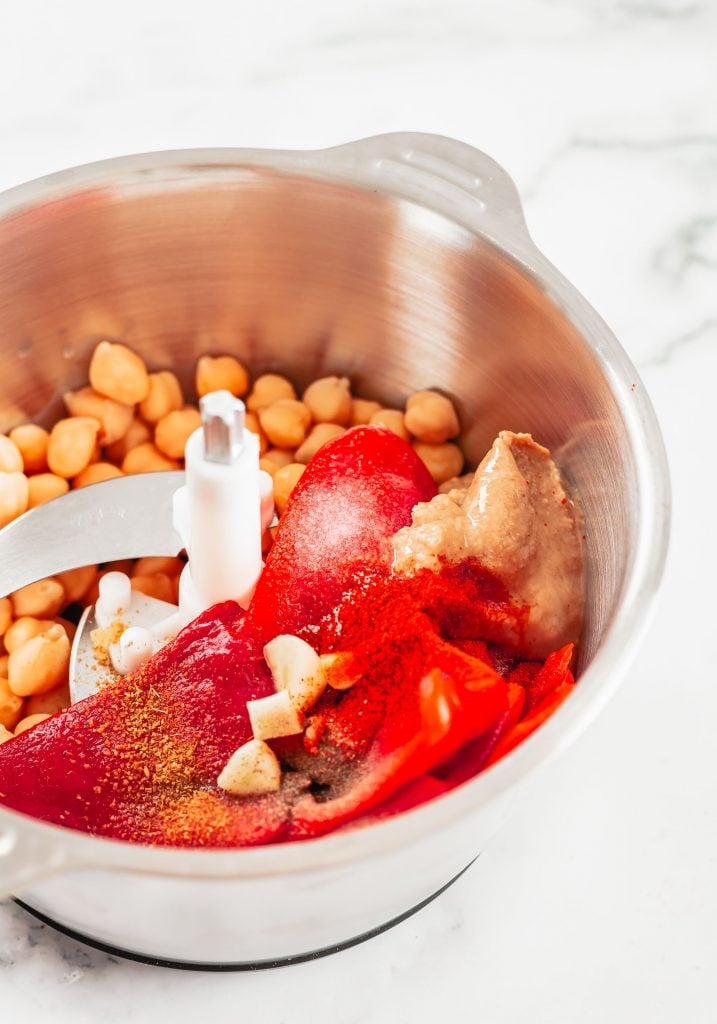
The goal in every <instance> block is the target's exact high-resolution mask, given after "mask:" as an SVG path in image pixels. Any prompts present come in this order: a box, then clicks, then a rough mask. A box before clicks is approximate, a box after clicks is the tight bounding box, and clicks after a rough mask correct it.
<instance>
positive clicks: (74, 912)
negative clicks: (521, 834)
mask: <svg viewBox="0 0 717 1024" xmlns="http://www.w3.org/2000/svg"><path fill="white" fill-rule="evenodd" d="M105 337H112V338H115V339H122V340H124V341H126V342H127V343H128V344H130V345H131V346H133V347H134V348H136V349H137V350H138V351H140V352H141V353H142V354H143V355H144V357H145V358H146V359H147V361H148V362H149V363H150V364H151V365H152V366H155V367H160V366H166V365H171V366H174V367H177V366H178V367H179V368H180V369H181V370H183V372H185V373H186V374H189V372H190V367H191V365H192V363H193V361H194V360H195V359H196V357H197V356H198V355H199V354H201V353H204V352H206V351H211V350H215V351H218V352H223V351H231V352H236V353H237V354H238V355H239V356H240V357H242V358H243V359H244V360H246V361H247V362H248V363H249V364H250V365H251V367H252V369H253V370H254V371H265V370H270V369H274V368H276V369H281V370H283V371H285V372H287V373H289V374H290V375H291V376H292V377H294V378H295V379H296V381H297V383H299V384H301V383H303V382H306V381H308V380H309V379H310V378H313V377H316V376H320V375H321V374H322V373H325V372H332V373H336V372H338V373H344V374H347V375H349V376H350V377H351V378H352V380H353V381H354V384H355V387H356V389H357V390H358V391H359V392H361V391H363V392H365V393H366V394H367V395H371V396H374V395H376V396H378V397H379V398H381V399H382V400H383V401H384V402H386V403H388V404H393V403H400V402H401V401H402V400H403V399H404V398H405V396H406V395H407V394H408V393H409V392H411V391H413V390H415V389H418V388H426V387H438V388H442V389H444V390H445V391H447V392H449V393H450V394H451V395H453V396H454V397H455V398H456V400H457V403H458V406H459V408H460V412H461V417H462V422H463V423H464V424H465V426H466V430H465V434H464V436H463V443H464V446H465V448H466V450H467V451H468V452H469V454H470V455H472V456H473V457H474V458H475V459H478V458H479V457H480V455H481V454H482V452H483V451H484V450H485V448H486V447H487V445H488V444H489V443H490V441H491V440H492V438H493V436H494V435H495V434H496V432H497V431H498V430H499V429H503V428H511V429H513V430H528V431H532V432H533V434H534V435H535V436H536V437H537V438H539V439H540V440H541V441H543V442H544V443H546V444H547V445H549V446H550V447H551V448H553V449H554V451H555V452H556V454H557V457H558V459H559V461H560V465H561V467H562V469H563V471H564V472H565V473H566V475H567V476H568V478H569V479H570V480H571V482H572V484H573V485H574V487H575V488H576V489H577V491H578V493H579V495H580V500H581V503H582V508H583V512H584V516H585V534H586V551H587V563H588V603H587V619H586V625H585V633H584V638H583V642H582V647H581V655H580V658H581V664H580V671H581V675H580V680H579V685H578V687H577V689H576V692H575V694H574V695H573V696H572V697H571V698H570V700H569V701H567V702H566V703H565V704H564V705H563V706H562V707H561V708H560V709H559V711H558V712H557V713H556V714H555V715H554V716H553V718H551V719H550V721H549V722H548V723H547V724H546V725H544V726H543V727H542V728H541V729H540V730H539V731H538V732H537V733H536V734H535V735H534V736H533V737H531V738H530V739H529V740H528V741H527V742H526V743H524V744H523V745H522V746H520V747H519V748H518V749H517V750H515V751H514V752H513V753H512V754H510V755H509V756H508V757H506V758H505V759H504V760H503V761H501V762H500V763H498V764H497V765H496V766H495V767H493V768H491V769H490V770H488V771H486V772H484V773H483V774H482V775H480V776H478V777H477V778H474V779H472V780H471V781H469V782H468V783H466V784H465V785H463V786H462V787H460V788H459V789H457V790H455V791H453V792H452V793H450V794H448V795H447V796H444V797H441V798H440V799H438V800H436V801H434V802H432V803H430V804H427V805H425V806H423V807H420V808H418V809H416V810H413V811H411V812H409V813H406V814H403V815H401V816H400V817H397V818H394V819H392V820H388V821H385V822H382V823H379V824H374V825H371V826H370V827H367V828H362V829H356V830H355V831H353V832H344V833H341V834H336V835H330V836H327V837H325V838H322V839H317V840H312V841H308V842H304V843H294V844H286V845H282V846H274V847H267V848H261V849H250V850H235V851H200V850H167V849H153V848H147V847H142V846H134V845H130V844H123V843H118V842H112V841H108V840H104V839H97V838H92V837H90V836H86V835H81V834H78V833H73V832H70V831H67V830H63V829H60V828H56V827H53V826H50V825H46V824H43V823H40V822H37V821H34V820H30V819H28V818H25V817H23V816H20V815H18V814H15V813H13V812H10V811H7V810H0V865H1V868H2V889H3V890H4V891H5V892H13V893H22V899H23V901H24V902H25V903H26V904H27V905H29V906H30V907H32V908H33V909H34V910H36V911H37V912H39V913H41V914H44V915H46V916H47V917H48V918H50V919H52V920H53V921H56V922H59V923H61V924H62V925H63V926H64V927H66V928H69V929H71V930H73V931H75V932H77V933H79V934H81V935H83V936H86V937H87V938H89V939H91V940H93V941H95V942H99V943H105V944H107V945H110V946H112V947H115V948H118V949H120V950H124V951H129V952H132V953H135V954H140V955H145V956H148V957H157V958H162V959H165V960H171V961H176V962H192V963H202V964H218V963H225V964H226V963H232V964H240V963H246V962H253V963H256V962H260V961H272V960H275V959H280V958H284V957H295V956H301V955H304V954H307V953H310V952H312V951H316V950H322V949H326V948H329V947H332V946H334V945H336V944H340V943H342V942H345V941H348V940H351V939H353V938H355V937H357V936H361V935H363V934H365V933H367V932H370V931H371V930H372V929H374V928H376V927H379V926H381V925H383V924H384V923H386V922H387V921H390V920H392V919H393V918H395V917H397V916H399V915H401V914H402V913H403V912H405V911H407V910H408V909H409V908H411V907H413V906H415V905H417V904H419V903H421V901H423V900H425V899H426V898H427V897H428V896H430V895H431V894H432V893H434V892H435V891H437V890H438V889H440V888H441V887H442V886H443V885H445V884H446V883H447V882H448V881H449V880H450V879H451V878H452V877H453V876H454V875H455V874H456V873H457V872H459V871H460V870H461V869H462V868H463V867H465V865H466V864H467V863H468V862H469V861H470V860H471V859H472V858H473V857H475V855H476V854H477V853H478V852H479V851H480V850H481V848H482V847H483V845H484V844H485V842H486V841H487V840H488V839H489V837H490V836H491V834H492V833H493V832H494V830H495V829H496V828H497V827H498V825H499V824H500V822H501V820H502V819H503V817H504V815H505V812H506V806H507V802H508V800H509V797H510V795H511V793H512V792H513V791H514V789H515V787H516V786H517V784H518V783H520V782H521V781H522V780H524V779H525V778H526V777H527V776H528V775H530V773H531V772H532V771H533V770H534V769H535V768H536V767H537V766H538V765H539V764H540V763H541V762H543V761H545V760H546V759H547V758H548V757H549V756H551V755H552V754H554V753H555V752H556V751H558V750H559V749H561V748H563V747H565V746H566V745H567V744H568V743H570V742H572V740H574V739H575V738H576V737H577V736H578V734H579V733H580V732H581V731H582V729H584V728H585V726H586V725H587V723H588V722H589V721H590V719H592V718H593V716H594V715H595V714H596V713H597V711H598V710H599V709H600V708H601V707H602V705H603V704H604V703H605V702H606V700H607V699H608V697H609V696H610V694H611V693H612V692H613V691H614V689H615V688H616V686H617V685H618V682H619V680H620V679H621V677H622V676H623V674H624V672H625V670H626V668H627V666H628V664H629V660H630V656H631V654H632V653H633V651H634V649H635V647H636V644H637V642H638V640H639V638H640V636H641V634H642V632H643V630H644V627H645V624H646V620H647V617H648V611H649V608H650V605H651V604H652V599H653V597H654V595H655V592H656V589H657V586H658V583H659V580H660V577H661V574H662V568H663V563H664V557H665V549H666V543H667V533H668V520H669V511H668V509H669V485H668V475H667V468H666V462H665V454H664V449H663V444H662V439H661V436H660V432H659V429H658V426H657V424H656V422H655V417H654V414H653V411H652V407H651V405H650V402H649V399H648V398H647V395H646V394H645V391H644V388H643V386H642V384H641V383H640V381H639V379H638V377H637V374H636V372H635V370H634V368H633V366H632V365H631V363H630V361H629V360H628V358H627V356H626V355H625V353H624V352H623V350H622V349H621V348H620V346H619V344H618V342H617V341H616V339H615V338H614V336H613V335H612V334H611V332H610V330H609V329H608V328H607V326H606V325H605V324H604V323H603V322H602V320H601V319H600V318H599V317H598V315H597V314H596V313H595V312H594V310H593V309H592V308H591V307H590V306H589V305H588V303H587V302H586V301H585V300H584V299H583V298H582V297H581V296H580V295H579V294H578V293H577V292H576V291H575V289H574V288H572V287H571V285H570V284H568V282H567V281H566V280H565V279H564V278H563V277H562V276H561V275H560V274H559V273H558V272H557V271H556V270H555V268H554V267H552V266H551V265H550V264H549V263H548V261H547V260H546V259H545V258H544V257H543V256H542V255H541V254H540V253H539V252H538V251H537V249H536V248H535V246H534V244H533V243H532V241H531V239H530V237H529V235H528V232H527V229H526V227H525V223H524V220H523V216H522V212H521V208H520V203H519V200H518V196H517V194H516V191H515V188H514V186H513V184H512V183H511V181H510V179H509V178H508V177H507V175H506V174H505V172H504V171H503V170H502V169H501V168H500V167H498V166H497V165H496V164H495V163H494V162H493V161H492V160H491V159H489V158H488V157H487V156H485V155H484V154H483V153H480V152H478V151H477V150H474V149H471V148H469V147H468V146H465V145H463V144H461V143H458V142H455V141H453V140H451V139H446V138H441V137H436V136H427V135H413V134H406V135H387V136H381V137H377V138H373V139H366V140H363V141H360V142H356V143H352V144H350V145H346V146H340V147H338V148H336V149H330V150H324V151H320V152H266V151H255V150H201V151H187V152H178V153H158V154H149V155H142V156H132V157H127V158H123V159H119V160H110V161H107V162H104V163H99V164H93V165H91V166H87V167H80V168H77V169H75V170H70V171H65V172H62V173H60V174H56V175H52V176H50V177H48V178H44V179H41V180H39V181H35V182H32V183H30V184H28V185H23V186H21V187H20V188H17V189H13V190H11V191H10V192H7V193H5V194H4V195H3V196H1V197H0V345H1V346H2V355H3V373H2V375H1V376H0V430H3V429H7V428H9V427H10V426H12V425H13V424H15V423H17V422H19V421H21V420H25V419H27V418H32V419H40V420H43V419H48V420H49V419H51V418H52V416H53V415H55V414H56V413H57V412H59V408H60V405H59V397H58V396H59V393H60V391H61V390H63V389H65V388H67V387H68V386H72V385H74V384H78V383H80V382H82V381H84V380H86V376H87V362H88V357H89V353H90V352H91V350H92V348H93V346H94V344H95V343H96V342H97V341H98V340H99V339H101V338H105Z"/></svg>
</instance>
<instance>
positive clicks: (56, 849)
mask: <svg viewBox="0 0 717 1024" xmlns="http://www.w3.org/2000/svg"><path fill="white" fill-rule="evenodd" d="M71 866H72V867H75V866H76V865H75V864H74V862H71V860H70V858H69V856H68V854H67V850H66V849H65V848H64V845H63V844H62V843H61V842H58V841H57V839H56V838H55V839H50V837H49V836H42V835H40V834H38V833H35V832H34V831H33V829H32V827H31V823H28V825H27V827H24V823H19V824H18V826H15V825H14V824H4V825H3V826H2V827H1V828H0V899H5V898H6V897H8V896H14V895H17V894H19V893H21V892H22V891H23V890H25V889H28V888H29V887H30V886H31V885H34V884H35V883H36V882H40V881H42V880H43V879H45V878H48V877H49V876H51V875H55V874H58V873H59V872H62V871H67V870H68V869H69V868H70V867H71Z"/></svg>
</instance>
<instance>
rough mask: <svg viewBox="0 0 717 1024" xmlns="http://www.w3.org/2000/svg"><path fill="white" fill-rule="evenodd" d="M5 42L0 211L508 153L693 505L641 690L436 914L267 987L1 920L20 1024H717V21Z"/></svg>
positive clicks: (350, 3) (317, 20)
mask: <svg viewBox="0 0 717 1024" xmlns="http://www.w3.org/2000/svg"><path fill="white" fill-rule="evenodd" d="M2 19H3V25H2V34H0V95H2V96H3V102H2V103H1V104H0V153H1V154H2V159H1V160H0V187H2V188H5V187H9V186H11V185H13V184H15V183H18V182H20V181H22V180H25V179H27V178H30V177H34V176H37V175H40V174H43V173H45V172H48V171H51V170H55V169H57V168H59V167H62V166H66V165H71V164H75V163H81V162H84V161H86V160H90V159H96V158H100V157H104V156H110V155H115V154H117V153H122V152H131V151H138V150H143V149H159V148H166V147H174V146H189V145H198V146H199V145H258V146H261V145H267V146H301V147H307V146H314V145H315V146H320V145H328V144H331V143H334V142H340V141H344V140H348V139H350V138H355V137H359V136H361V135H367V134H374V133H377V132H381V131H389V130H397V129H420V130H427V131H436V132H440V133H443V134H447V135H454V136H456V137H458V138H462V139H464V140H465V141H467V142H470V143H472V144H474V145H476V146H478V147H480V148H482V149H485V150H486V151H487V152H489V153H491V155H493V156H495V157H496V158H497V159H498V160H499V161H501V162H502V163H503V164H504V165H505V166H506V167H507V169H508V170H509V171H510V172H511V173H512V175H513V176H514V178H515V180H516V182H517V184H518V186H519V188H520V190H521V192H522V194H523V197H524V200H525V204H526V215H527V219H528V223H529V226H530V228H531V231H532V233H533V236H534V237H535V239H536V241H537V242H538V244H539V245H540V246H541V247H542V248H543V249H544V251H545V252H546V255H547V256H548V257H549V258H550V259H551V260H553V262H555V263H556V265H557V266H559V267H560V269H561V270H562V271H563V272H564V273H565V274H566V276H568V277H569V278H570V279H571V280H572V281H573V282H574V283H575V284H576V285H577V287H578V288H580V289H581V290H582V291H583V292H584V293H585V294H586V296H587V297H588V298H589V299H590V301H592V302H593V304H594V305H595V306H596V308H597V309H598V310H599V311H600V312H601V313H602V315H603V316H604V317H605V319H606V320H607V321H608V322H609V323H610V324H611V326H612V327H613V328H614V329H615V331H616V333H617V334H618V336H619V337H620V338H621V340H622V341H623V343H624V344H625V346H626V347H627V349H628V351H629V352H630V353H631V355H632V356H633V358H634V359H635V361H636V362H637V364H638V367H639V368H640V370H641V372H642V375H643V378H644V381H645V383H646V385H647V386H648V388H649V390H650V393H651V394H652V396H653V399H654V401H655V404H656V407H657V410H658V414H659V416H660V419H661V422H662V424H663V428H664V430H665V434H666V439H667V443H668V448H669V451H670V456H671V460H672V472H673V484H674V489H675V527H674V539H673V545H672V554H671V559H670V563H669V568H668V576H667V580H666V587H665V591H664V596H663V599H662V602H661V606H660V610H659V612H658V616H657V618H656V621H655V624H654V626H653V628H652V630H651V632H650V634H649V636H648V638H647V640H646V642H645V644H644V646H643V649H642V652H641V653H640V655H639V657H638V659H637V661H636V663H635V665H634V667H633V669H632V672H631V675H630V678H629V680H628V682H627V684H626V685H625V686H624V687H623V688H622V689H621V691H620V692H619V694H618V696H617V697H616V698H615V700H614V701H613V702H612V704H611V705H610V706H609V708H608V709H607V711H606V712H605V713H604V714H603V715H602V717H601V718H600V720H599V721H598V722H597V724H596V725H595V726H594V727H593V728H592V729H591V730H590V731H589V733H588V734H587V735H586V736H585V737H584V739H583V740H581V742H580V743H579V744H578V745H577V746H576V747H575V748H574V749H572V750H571V751H570V752H569V753H568V754H567V755H565V756H564V757H563V758H562V759H561V760H560V761H558V762H557V763H555V764H552V765H550V766H549V767H548V768H546V769H545V770H544V771H543V772H542V773H541V775H540V777H539V778H538V779H536V781H535V784H534V786H533V787H532V790H531V792H530V794H529V795H528V796H526V797H524V798H522V799H521V800H520V802H519V804H518V806H517V807H516V811H515V814H514V816H513V818H512V819H511V821H510V822H509V824H508V825H507V826H506V828H505V829H504V831H503V832H502V833H501V834H500V835H499V836H498V837H497V838H496V840H495V841H494V843H493V844H492V845H491V846H490V847H489V849H488V850H487V851H486V852H485V854H484V855H483V856H482V857H481V858H480V860H479V861H478V863H477V864H476V865H474V866H473V868H471V870H470V871H469V872H468V873H467V874H466V875H465V876H463V878H461V879H460V881H459V882H458V883H456V885H455V886H454V887H453V888H452V889H451V890H449V891H448V892H447V893H445V894H444V895H443V896H442V897H441V898H440V899H439V900H438V901H436V902H435V903H433V904H432V905H431V906H429V907H427V908H426V909H425V910H423V911H422V912H421V913H420V914H419V915H418V916H416V917H414V918H412V919H410V920H409V921H407V922H405V923H404V924H402V925H400V926H399V927H398V928H396V929H394V930H393V931H391V932H389V933H387V934H385V935H382V936H380V937H379V938H377V939H374V940H372V941H371V942H370V943H368V944H366V945H364V946H361V947H357V948H355V949H352V950H350V951H348V952H345V953H343V954H341V955H339V956H336V957H333V958H330V959H327V960H322V961H318V962H316V963H310V964H305V965H301V966H296V967H292V968H287V969H284V970H281V971H279V972H268V973H266V972H265V973H257V974H251V975H209V974H189V973H179V972H165V971H161V970H158V969H155V968H150V967H145V966H141V965H137V964H132V963H128V962H124V961H120V960H117V959H116V958H114V957H111V956H107V955H105V954H102V953H98V952H95V951H92V950H88V949H87V948H85V947H84V946H82V945H80V944H78V943H76V942H74V941H72V940H69V939H66V938H64V937H62V936H61V935H58V934H57V933H55V932H54V931H53V930H52V929H50V928H48V927H46V926H43V925H40V924H39V923H38V922H36V921H34V920H33V919H32V918H31V917H29V916H28V915H27V914H25V913H24V911H22V910H20V909H19V908H17V907H16V906H14V905H13V904H11V903H6V904H2V905H0V996H1V997H2V1002H1V1003H0V1007H1V1008H2V1013H3V1015H4V1017H5V1018H6V1019H7V1020H12V1021H16V1020H17V1021H23V1022H28V1024H30V1022H34V1021H45V1020H53V1021H58V1022H61V1021H68V1022H69V1021H72V1022H73V1024H81V1022H84V1021H97V1020H99V1019H105V1020H108V1021H130V1022H134V1021H138V1022H139V1021H141V1022H144V1021H148V1020H152V1019H154V1018H155V1017H161V1018H162V1019H164V1020H168V1021H169V1020H171V1021H195V1020H205V1019H207V1020H208V1019H215V1020H218V1021H223V1020H227V1021H229V1020H236V1019H239V1018H248V1019H258V1020H262V1021H272V1022H274V1021H276V1022H281V1021H289V1022H291V1024H295V1022H303V1021H311V1022H312V1024H324V1022H327V1024H328V1022H336V1021H340V1022H341V1024H344V1022H346V1024H349V1022H353V1021H355V1022H361V1024H379V1022H391V1024H399V1022H403V1021H406V1022H409V1021H410V1022H411V1024H413V1022H416V1021H435V1020H437V1019H445V1018H447V1017H450V1019H451V1020H452V1021H456V1022H466V1024H467V1022H474V1021H477V1020H481V1021H486V1022H490V1024H504V1022H505V1024H513V1022H518V1024H521V1022H523V1021H525V1020H530V1021H531V1022H533V1024H541V1022H545V1024H561V1022H566V1024H567V1022H574V1021H577V1020H580V1021H581V1022H583V1024H604V1021H606V1020H612V1021H615V1022H618V1024H622V1022H623V1021H625V1022H632V1021H637V1020H649V1021H650V1022H654V1024H662V1022H664V1024H667V1022H672V1021H674V1020H676V1019H681V1020H682V1019H683V1020H689V1021H690V1022H691V1024H702V1022H705V1024H707V1022H708V1021H710V1020H712V1019H713V1011H714V1005H715V997H716V996H717V991H716V989H717V985H716V983H715V980H714V963H715V962H716V961H717V932H716V931H715V928H714V919H715V911H716V910H717V905H716V904H717V895H716V888H715V884H716V883H715V881H714V872H713V865H714V862H715V856H716V855H717V811H716V810H715V806H716V804H715V788H714V782H713V780H714V758H713V755H712V753H711V750H712V749H713V731H714V727H713V722H714V720H715V716H716V715H717V688H716V687H715V686H714V669H713V667H710V664H711V662H713V660H714V659H713V658H710V657H709V656H708V654H707V652H706V647H707V644H708V642H709V638H710V637H711V636H712V634H713V632H714V629H713V625H712V619H713V612H712V610H711V606H713V602H714V599H713V596H712V589H713V588H712V585H711V580H712V579H713V578H714V571H715V568H717V566H715V558H714V554H713V549H712V548H711V547H710V545H709V544H708V543H707V539H708V537H709V536H710V535H711V531H712V529H713V516H714V512H713V510H714V508H715V498H716V497H717V492H716V491H715V483H714V474H713V472H712V448H713V446H712V445H711V444H710V442H709V437H710V433H711V430H712V423H711V416H710V413H711V409H712V405H713V401H714V398H713V391H714V382H715V380H717V286H716V285H717V60H715V53H717V4H715V3H714V2H713V0H702V2H698V0H532V2H531V0H486V2H481V3H478V2H467V0H397V2H386V0H384V2H379V0H363V2H361V0H346V2H344V3H339V4H337V3H335V2H330V0H313V2H312V0H307V2H306V3H304V4H297V3H291V2H286V0H285V2H280V3H274V4H263V5H260V4H249V3H228V2H219V0H217V2H213V3H212V2H210V3H208V4H205V5H189V4H181V3H176V2H174V3H170V2H169V0H157V2H155V3H151V4H147V3H144V4H141V3H138V2H134V0H129V2H127V3H125V4H123V5H121V6H119V7H115V8H112V9H109V8H105V6H104V5H98V4H94V3H89V2H84V0H82V2H74V3H68V4H63V5H47V4H41V3H40V2H39V0H34V2H30V0H28V2H26V3H23V4H15V5H13V7H12V10H10V9H9V8H7V7H6V8H3V13H2ZM703 567H704V568H706V570H707V572H706V573H705V572H704V569H703ZM705 638H706V639H705Z"/></svg>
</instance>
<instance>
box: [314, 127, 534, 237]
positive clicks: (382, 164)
mask: <svg viewBox="0 0 717 1024" xmlns="http://www.w3.org/2000/svg"><path fill="white" fill-rule="evenodd" d="M307 156H309V157H311V156H313V157H314V161H312V162H314V166H315V167H316V168H317V169H325V170H326V171H327V172H332V171H336V170H337V169H341V170H343V171H344V172H347V173H348V176H349V177H351V178H352V179H353V180H355V181H357V182H359V183H368V184H370V185H372V186H374V187H377V188H378V189H379V190H381V191H386V190H388V191H391V192H393V193H397V194H398V195H401V196H403V197H405V198H407V199H412V200H414V201H416V202H418V203H420V204H421V205H422V206H424V207H426V206H427V207H429V208H431V209H434V210H436V211H437V212H439V213H442V214H444V215H445V216H447V217H450V218H451V219H452V220H455V221H458V222H459V223H462V224H464V225H465V226H466V227H468V228H470V229H471V230H474V231H478V232H480V233H481V234H483V235H485V236H487V237H489V238H491V239H493V240H494V241H496V242H498V243H499V244H500V245H501V246H502V247H503V248H508V249H511V248H513V247H515V248H516V249H517V250H522V249H525V248H526V247H530V249H531V250H534V246H533V243H532V241H531V239H530V235H529V234H528V228H527V225H526V223H525V217H524V215H523V207H522V205H521V202H520V197H519V195H518V190H517V188H516V187H515V185H514V183H513V180H512V179H511V177H510V176H509V175H508V173H507V172H506V171H505V170H504V169H503V168H502V167H501V166H500V164H498V163H496V162H495V160H493V159H492V158H491V157H489V156H488V155H487V154H486V153H483V152H482V151H481V150H479V149H474V148H473V146H468V145H467V144H466V143H464V142H458V141H457V140H456V139H450V138H447V137H446V136H443V135H429V134H425V133H422V132H397V133H392V134H388V135H375V136H373V137H371V138H367V139H359V140H358V141H357V142H349V143H347V144H346V145H343V146H337V147H335V148H332V149H325V150H321V151H319V152H315V153H313V154H307Z"/></svg>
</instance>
